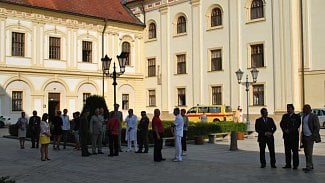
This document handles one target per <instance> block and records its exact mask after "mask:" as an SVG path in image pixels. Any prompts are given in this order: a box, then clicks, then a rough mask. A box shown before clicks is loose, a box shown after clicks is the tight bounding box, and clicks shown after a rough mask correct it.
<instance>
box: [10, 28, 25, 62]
mask: <svg viewBox="0 0 325 183" xmlns="http://www.w3.org/2000/svg"><path fill="white" fill-rule="evenodd" d="M11 55H12V56H20V57H23V56H25V34H24V33H19V32H12V46H11Z"/></svg>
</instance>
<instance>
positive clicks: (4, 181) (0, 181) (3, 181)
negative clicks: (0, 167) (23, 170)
mask: <svg viewBox="0 0 325 183" xmlns="http://www.w3.org/2000/svg"><path fill="white" fill-rule="evenodd" d="M15 182H16V181H15V180H12V179H10V177H9V176H6V177H1V178H0V183H15Z"/></svg>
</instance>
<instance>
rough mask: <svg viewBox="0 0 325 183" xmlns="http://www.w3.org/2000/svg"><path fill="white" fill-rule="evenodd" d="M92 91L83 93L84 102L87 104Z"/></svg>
mask: <svg viewBox="0 0 325 183" xmlns="http://www.w3.org/2000/svg"><path fill="white" fill-rule="evenodd" d="M90 95H91V93H83V94H82V103H83V105H86V101H87V98H88V97H90Z"/></svg>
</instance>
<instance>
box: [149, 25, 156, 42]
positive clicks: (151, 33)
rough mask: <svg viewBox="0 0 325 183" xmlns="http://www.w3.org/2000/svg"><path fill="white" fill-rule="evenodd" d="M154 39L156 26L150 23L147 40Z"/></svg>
mask: <svg viewBox="0 0 325 183" xmlns="http://www.w3.org/2000/svg"><path fill="white" fill-rule="evenodd" d="M153 38H156V24H154V23H151V24H150V25H149V39H153Z"/></svg>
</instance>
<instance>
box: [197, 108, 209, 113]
mask: <svg viewBox="0 0 325 183" xmlns="http://www.w3.org/2000/svg"><path fill="white" fill-rule="evenodd" d="M203 112H205V113H207V112H208V107H199V113H203Z"/></svg>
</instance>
